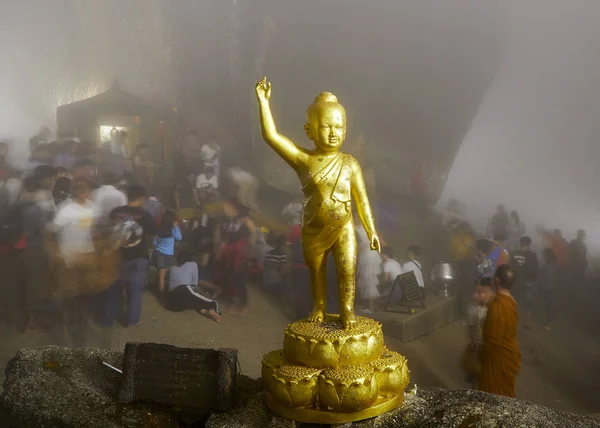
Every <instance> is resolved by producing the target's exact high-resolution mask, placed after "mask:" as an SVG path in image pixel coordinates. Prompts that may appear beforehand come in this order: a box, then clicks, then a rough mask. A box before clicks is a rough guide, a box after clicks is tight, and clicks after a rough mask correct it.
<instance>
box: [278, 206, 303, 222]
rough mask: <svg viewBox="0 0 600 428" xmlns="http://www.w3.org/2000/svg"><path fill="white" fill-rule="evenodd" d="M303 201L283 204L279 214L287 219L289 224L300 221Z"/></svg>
mask: <svg viewBox="0 0 600 428" xmlns="http://www.w3.org/2000/svg"><path fill="white" fill-rule="evenodd" d="M303 210H304V203H303V202H302V201H294V202H290V203H289V204H287V205H286V206H285V208H284V209H283V211H282V212H281V214H282V215H283V216H284V217H285V218H286V219H287V220H288V223H289V224H290V225H291V226H294V225H296V224H301V223H302V211H303Z"/></svg>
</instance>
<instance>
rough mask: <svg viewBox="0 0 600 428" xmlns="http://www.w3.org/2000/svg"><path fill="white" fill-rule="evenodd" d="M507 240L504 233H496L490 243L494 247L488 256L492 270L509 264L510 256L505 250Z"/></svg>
mask: <svg viewBox="0 0 600 428" xmlns="http://www.w3.org/2000/svg"><path fill="white" fill-rule="evenodd" d="M507 238H508V235H507V234H506V233H505V232H496V234H495V235H494V241H493V242H492V243H493V245H494V246H495V247H494V248H493V249H492V252H491V253H490V254H489V257H490V259H491V260H492V267H493V268H494V270H495V269H497V268H498V267H499V266H501V265H507V264H509V263H510V254H509V252H508V250H507V249H506V240H507Z"/></svg>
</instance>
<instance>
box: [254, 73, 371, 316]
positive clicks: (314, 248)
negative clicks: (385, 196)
mask: <svg viewBox="0 0 600 428" xmlns="http://www.w3.org/2000/svg"><path fill="white" fill-rule="evenodd" d="M256 96H257V97H258V103H259V106H260V124H261V128H262V134H263V138H264V140H265V141H266V142H267V144H269V146H271V147H272V148H273V150H275V152H277V154H278V155H279V156H281V157H282V158H283V160H285V161H286V162H287V163H288V164H289V165H290V166H291V167H292V168H294V170H295V171H296V173H297V174H298V178H299V179H300V183H301V185H302V191H303V193H304V197H305V202H304V213H303V219H302V247H303V249H304V257H305V260H306V265H307V266H308V269H309V271H310V279H311V290H312V296H313V303H314V309H313V311H312V314H311V315H310V317H309V320H310V321H314V322H319V321H323V319H324V316H325V314H326V300H327V279H326V277H327V274H326V273H327V272H326V271H327V256H328V255H329V253H330V252H333V257H334V260H335V265H336V270H337V275H338V282H339V294H340V321H341V322H342V324H343V325H344V327H345V328H348V327H351V326H352V325H353V324H355V323H356V321H357V318H356V315H355V314H354V294H355V289H356V284H355V270H356V251H357V248H356V239H355V237H354V222H353V221H352V206H351V205H352V200H353V199H354V201H355V206H356V210H357V212H358V215H359V217H360V220H361V221H362V224H363V225H364V227H365V230H366V231H367V235H368V236H369V240H370V242H371V249H372V250H377V251H379V250H380V243H379V238H378V236H377V232H376V231H375V222H374V220H373V214H372V211H371V206H370V205H369V198H368V197H367V191H366V188H365V183H364V180H363V175H362V171H361V169H360V165H359V164H358V162H357V161H356V160H355V159H354V158H353V157H352V156H350V155H348V154H345V153H341V152H340V151H339V150H340V148H341V147H342V144H343V143H344V139H345V138H346V111H345V110H344V107H342V105H341V104H340V103H339V102H338V100H337V98H336V96H335V95H333V94H332V93H330V92H323V93H321V94H319V95H318V96H317V98H315V101H314V102H313V103H312V104H311V105H310V106H309V107H308V110H307V111H306V124H305V125H304V131H305V132H306V135H307V136H308V138H309V139H310V140H312V141H313V143H314V148H313V149H312V150H308V149H305V148H303V147H300V146H297V145H296V144H294V143H293V142H292V141H290V140H289V139H288V138H286V137H285V136H283V135H281V134H280V133H278V132H277V128H276V127H275V121H274V120H273V115H272V114H271V108H270V106H269V100H270V98H271V84H270V83H269V82H267V80H266V78H264V79H262V80H261V81H260V82H258V83H257V84H256Z"/></svg>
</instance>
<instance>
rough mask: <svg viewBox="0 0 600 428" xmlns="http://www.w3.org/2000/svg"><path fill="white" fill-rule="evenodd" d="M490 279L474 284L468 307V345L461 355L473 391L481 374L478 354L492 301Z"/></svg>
mask: <svg viewBox="0 0 600 428" xmlns="http://www.w3.org/2000/svg"><path fill="white" fill-rule="evenodd" d="M494 297H495V293H494V290H493V289H492V278H485V279H483V280H481V281H478V282H477V283H476V284H475V292H474V293H473V296H472V301H471V304H470V305H469V307H468V310H467V313H468V317H467V319H468V327H469V339H470V341H469V345H468V346H467V349H466V351H465V354H464V355H463V368H464V369H465V371H466V372H467V377H468V379H469V383H470V384H471V387H472V388H473V389H476V388H477V385H478V383H479V381H478V376H479V375H480V373H481V362H480V358H481V357H480V353H481V348H482V347H483V328H484V325H485V318H486V315H487V311H488V305H489V304H490V302H491V301H492V300H493V299H494Z"/></svg>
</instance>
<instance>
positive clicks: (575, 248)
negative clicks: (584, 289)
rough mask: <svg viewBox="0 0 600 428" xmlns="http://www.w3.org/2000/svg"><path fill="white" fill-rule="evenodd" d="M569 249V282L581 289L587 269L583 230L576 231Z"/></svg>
mask: <svg viewBox="0 0 600 428" xmlns="http://www.w3.org/2000/svg"><path fill="white" fill-rule="evenodd" d="M569 249H570V252H571V257H570V261H571V280H572V281H573V284H574V285H577V286H579V287H581V286H582V285H583V284H584V283H585V275H586V271H587V268H588V260H587V246H586V245H585V230H583V229H579V230H578V231H577V237H576V238H575V239H573V240H572V241H571V243H570V244H569Z"/></svg>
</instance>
